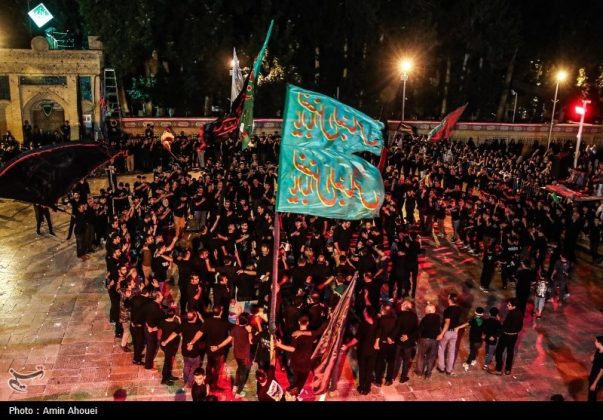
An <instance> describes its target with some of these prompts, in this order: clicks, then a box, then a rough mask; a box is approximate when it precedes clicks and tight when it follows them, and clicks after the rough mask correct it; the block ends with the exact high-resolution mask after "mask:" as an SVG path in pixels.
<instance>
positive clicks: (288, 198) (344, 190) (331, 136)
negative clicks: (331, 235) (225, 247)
mask: <svg viewBox="0 0 603 420" xmlns="http://www.w3.org/2000/svg"><path fill="white" fill-rule="evenodd" d="M382 129H383V123H381V122H379V121H375V120H373V119H372V118H370V117H368V116H367V115H365V114H363V113H362V112H360V111H357V110H355V109H353V108H351V107H349V106H347V105H345V104H342V103H341V102H339V101H336V100H335V99H333V98H330V97H328V96H325V95H321V94H319V93H315V92H311V91H309V90H305V89H302V88H299V87H297V86H293V85H288V86H287V97H286V100H285V111H284V115H283V128H282V141H281V151H280V159H279V171H278V191H277V202H276V210H277V211H280V212H291V213H302V214H311V215H315V216H322V217H330V218H336V219H348V220H356V219H364V218H372V217H375V216H377V215H378V214H379V209H380V208H381V205H382V204H383V197H384V189H383V180H382V179H381V173H380V172H379V170H378V169H377V168H376V167H374V166H373V165H371V164H370V163H368V162H367V161H366V160H364V159H362V158H361V157H359V156H357V155H355V154H354V153H357V152H371V153H373V154H375V155H379V154H381V148H382V147H383V134H382Z"/></svg>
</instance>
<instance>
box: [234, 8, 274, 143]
mask: <svg viewBox="0 0 603 420" xmlns="http://www.w3.org/2000/svg"><path fill="white" fill-rule="evenodd" d="M273 26H274V20H272V21H270V26H269V27H268V32H267V33H266V38H265V39H264V44H263V45H262V49H261V50H260V52H259V54H258V55H257V57H256V58H255V61H254V62H253V68H252V69H251V75H250V77H249V84H248V85H247V91H246V92H245V103H244V104H243V115H242V116H241V123H240V126H239V130H240V132H241V143H242V145H243V149H247V147H248V146H249V142H250V141H251V136H252V135H253V97H254V95H255V84H256V82H257V79H258V75H259V74H260V68H261V67H262V60H263V59H264V55H265V54H266V48H268V41H269V40H270V35H271V34H272V27H273Z"/></svg>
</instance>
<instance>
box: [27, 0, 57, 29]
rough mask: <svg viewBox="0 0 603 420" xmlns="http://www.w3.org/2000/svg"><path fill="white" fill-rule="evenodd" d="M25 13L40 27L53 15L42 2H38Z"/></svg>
mask: <svg viewBox="0 0 603 420" xmlns="http://www.w3.org/2000/svg"><path fill="white" fill-rule="evenodd" d="M27 14H28V15H29V17H30V18H31V20H33V21H34V23H35V24H36V25H38V28H41V27H42V26H44V25H46V24H47V23H48V22H50V21H51V20H52V17H53V16H52V14H51V13H50V11H48V9H47V8H46V6H44V3H40V4H38V5H37V6H36V7H34V8H33V9H31V10H30V11H29V12H28V13H27Z"/></svg>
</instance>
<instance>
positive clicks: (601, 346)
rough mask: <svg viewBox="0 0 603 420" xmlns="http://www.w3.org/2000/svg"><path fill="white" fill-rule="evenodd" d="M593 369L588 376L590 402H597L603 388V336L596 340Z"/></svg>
mask: <svg viewBox="0 0 603 420" xmlns="http://www.w3.org/2000/svg"><path fill="white" fill-rule="evenodd" d="M592 362H593V365H592V368H591V369H590V374H589V375H588V401H590V402H596V401H597V392H598V391H599V389H600V388H601V386H603V335H599V336H597V338H596V339H595V354H593V358H592Z"/></svg>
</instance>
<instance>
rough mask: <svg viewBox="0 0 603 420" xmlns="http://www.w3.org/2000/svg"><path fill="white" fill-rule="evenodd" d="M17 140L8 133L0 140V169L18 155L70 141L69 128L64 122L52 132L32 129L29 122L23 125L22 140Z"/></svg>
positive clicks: (67, 122) (36, 128) (67, 123)
mask: <svg viewBox="0 0 603 420" xmlns="http://www.w3.org/2000/svg"><path fill="white" fill-rule="evenodd" d="M20 140H22V141H19V140H18V139H16V138H15V136H13V134H12V133H11V132H10V131H6V132H5V133H4V134H3V135H2V137H1V138H0V168H2V166H4V164H5V163H6V162H8V161H9V160H11V159H12V158H14V157H15V156H17V155H18V154H19V153H22V152H25V151H28V150H33V149H38V148H40V147H43V146H49V145H51V144H58V143H64V142H67V141H70V140H71V126H70V125H69V121H65V122H64V123H63V125H61V127H59V128H58V129H56V130H54V131H49V130H43V129H41V128H38V127H33V126H32V125H31V124H30V123H29V121H25V122H24V123H23V138H22V139H20Z"/></svg>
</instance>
